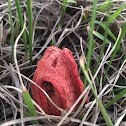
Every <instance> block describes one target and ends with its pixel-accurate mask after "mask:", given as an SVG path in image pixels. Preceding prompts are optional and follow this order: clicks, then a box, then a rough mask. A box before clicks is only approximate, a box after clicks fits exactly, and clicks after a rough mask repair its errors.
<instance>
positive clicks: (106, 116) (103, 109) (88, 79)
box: [80, 58, 113, 126]
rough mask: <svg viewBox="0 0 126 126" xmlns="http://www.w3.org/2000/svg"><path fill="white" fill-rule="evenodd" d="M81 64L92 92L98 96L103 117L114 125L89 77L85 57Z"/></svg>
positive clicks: (108, 125) (110, 124) (107, 122)
mask: <svg viewBox="0 0 126 126" xmlns="http://www.w3.org/2000/svg"><path fill="white" fill-rule="evenodd" d="M80 66H81V69H82V71H83V73H84V75H85V77H86V78H87V81H88V83H89V85H90V87H91V90H92V93H93V94H94V96H95V98H96V101H97V102H98V105H99V108H100V110H101V112H102V114H103V117H104V119H105V122H106V124H107V126H113V123H112V121H111V119H110V117H109V116H108V114H107V112H106V110H105V108H104V106H103V105H102V103H101V101H100V100H99V98H98V96H97V94H96V92H95V90H94V87H93V85H92V82H91V80H90V78H89V75H88V73H87V71H86V69H85V67H84V59H83V58H81V59H80Z"/></svg>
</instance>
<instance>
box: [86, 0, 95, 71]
mask: <svg viewBox="0 0 126 126" xmlns="http://www.w3.org/2000/svg"><path fill="white" fill-rule="evenodd" d="M96 6H97V0H94V1H93V9H92V15H91V30H90V35H89V46H88V57H87V65H86V70H87V71H88V69H89V66H90V61H91V55H92V40H93V30H94V23H95V17H96V9H97V7H96Z"/></svg>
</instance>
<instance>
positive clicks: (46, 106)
mask: <svg viewBox="0 0 126 126" xmlns="http://www.w3.org/2000/svg"><path fill="white" fill-rule="evenodd" d="M33 81H34V82H36V83H37V84H38V85H39V86H40V87H41V88H43V89H44V90H45V91H46V93H47V94H48V95H49V96H50V98H51V99H52V100H53V102H54V103H55V104H56V105H58V106H59V107H61V108H63V109H65V110H69V108H70V107H71V106H72V105H73V103H74V102H75V101H76V100H77V98H78V97H79V95H80V94H81V93H82V91H83V88H84V84H83V82H82V81H81V79H80V76H79V74H78V70H77V65H76V62H75V61H74V58H73V55H72V53H71V51H70V50H69V49H67V48H64V49H63V50H61V49H59V48H57V47H49V48H47V49H46V51H45V52H44V55H43V58H42V59H41V60H40V61H38V65H37V69H36V71H35V74H34V76H33ZM31 87H32V93H33V98H34V100H35V101H36V102H37V103H38V104H39V105H40V107H41V108H42V109H43V110H44V111H45V113H47V114H50V115H51V114H52V115H60V114H61V112H60V111H59V110H58V109H57V108H56V107H55V106H54V105H53V104H52V103H50V101H49V100H48V99H47V97H46V96H45V94H44V93H43V92H42V91H41V90H40V89H39V88H37V87H36V86H35V85H33V84H32V85H31ZM88 102H89V99H88V98H87V100H86V103H88Z"/></svg>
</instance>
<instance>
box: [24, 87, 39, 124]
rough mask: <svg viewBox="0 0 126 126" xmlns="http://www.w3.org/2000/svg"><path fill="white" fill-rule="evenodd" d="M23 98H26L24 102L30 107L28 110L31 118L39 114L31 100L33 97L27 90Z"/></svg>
mask: <svg viewBox="0 0 126 126" xmlns="http://www.w3.org/2000/svg"><path fill="white" fill-rule="evenodd" d="M23 98H24V101H25V103H26V105H27V107H28V110H29V112H30V116H36V115H37V113H36V109H35V106H34V104H33V102H32V100H31V96H30V94H29V92H28V91H27V89H26V90H25V91H23ZM34 122H35V123H38V121H37V120H35V121H34Z"/></svg>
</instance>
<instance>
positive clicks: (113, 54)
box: [103, 23, 126, 83]
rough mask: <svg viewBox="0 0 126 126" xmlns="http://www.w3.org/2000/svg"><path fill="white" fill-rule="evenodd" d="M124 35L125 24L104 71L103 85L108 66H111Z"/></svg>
mask: <svg viewBox="0 0 126 126" xmlns="http://www.w3.org/2000/svg"><path fill="white" fill-rule="evenodd" d="M125 33H126V23H125V24H124V26H123V28H122V32H121V34H120V36H119V39H118V41H117V44H116V47H115V49H114V51H113V53H112V56H111V59H110V62H109V64H108V67H107V70H106V72H105V75H104V78H103V83H104V81H105V78H106V75H107V73H108V70H109V68H110V66H111V64H112V60H113V59H114V57H115V54H116V52H117V51H118V49H119V47H120V44H121V42H122V39H123V37H124V35H125Z"/></svg>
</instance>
